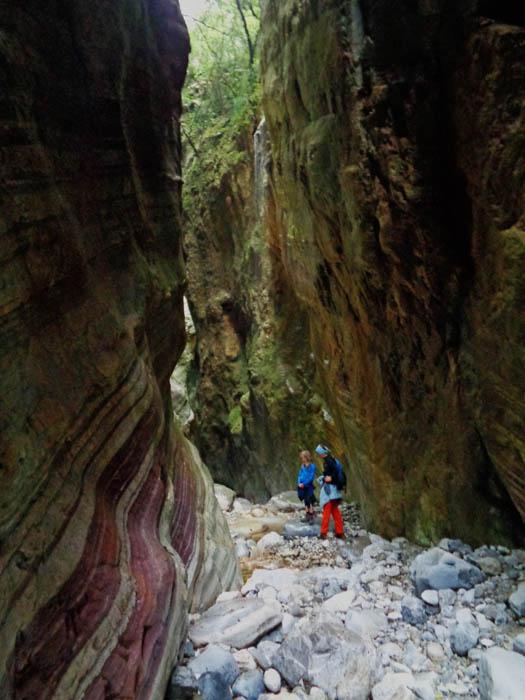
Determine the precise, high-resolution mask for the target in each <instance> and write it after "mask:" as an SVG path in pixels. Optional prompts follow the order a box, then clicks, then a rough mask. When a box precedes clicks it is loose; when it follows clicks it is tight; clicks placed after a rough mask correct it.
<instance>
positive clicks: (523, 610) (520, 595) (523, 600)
mask: <svg viewBox="0 0 525 700" xmlns="http://www.w3.org/2000/svg"><path fill="white" fill-rule="evenodd" d="M509 605H510V607H511V609H512V610H513V611H514V612H515V613H516V615H517V616H518V617H525V581H523V582H522V583H520V584H519V586H518V588H517V589H516V590H515V591H514V592H513V593H512V595H511V596H510V597H509Z"/></svg>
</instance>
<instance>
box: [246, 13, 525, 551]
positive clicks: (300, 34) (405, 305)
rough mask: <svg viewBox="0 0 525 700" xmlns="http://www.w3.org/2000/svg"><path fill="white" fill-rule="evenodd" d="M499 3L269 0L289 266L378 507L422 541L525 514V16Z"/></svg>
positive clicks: (486, 528) (274, 123) (337, 415)
mask: <svg viewBox="0 0 525 700" xmlns="http://www.w3.org/2000/svg"><path fill="white" fill-rule="evenodd" d="M496 5H497V3H489V2H488V3H476V2H469V1H466V2H460V3H450V2H445V0H435V1H430V2H426V1H425V2H418V3H414V2H408V0H407V1H406V2H401V3H391V2H387V0H373V1H372V2H361V1H360V0H348V1H347V2H336V1H335V0H327V1H326V2H322V3H320V2H317V1H316V0H301V1H299V0H266V1H265V2H264V3H263V14H262V32H261V42H260V47H261V68H262V85H263V108H264V112H265V116H266V120H267V125H268V131H269V136H270V142H271V149H272V158H273V165H272V181H273V188H274V192H275V199H276V202H277V213H276V217H275V230H274V233H273V234H272V235H273V238H275V239H276V240H277V241H278V245H277V249H278V250H279V255H280V265H281V269H282V271H283V272H282V274H283V276H284V277H285V278H286V280H287V282H288V284H290V285H291V287H292V288H293V293H294V295H295V297H296V299H298V300H299V301H298V305H297V308H298V313H299V312H300V313H306V315H307V317H308V319H309V323H308V336H309V343H310V344H311V348H312V352H313V354H314V356H315V360H316V366H317V373H318V377H319V379H320V381H319V384H318V386H319V389H320V390H321V391H323V392H324V397H325V400H326V403H327V405H328V410H329V413H330V414H331V415H332V417H333V418H334V421H335V425H336V427H337V430H338V433H339V435H340V436H341V440H342V444H343V446H344V448H345V451H346V454H347V457H348V459H349V463H350V465H351V467H350V470H351V475H350V476H351V482H352V489H353V493H354V494H355V495H356V496H357V497H358V498H359V500H360V502H361V504H362V506H363V510H364V515H365V518H366V521H367V524H368V526H369V527H372V528H375V529H377V530H379V531H381V532H382V533H384V534H386V535H396V534H406V535H408V536H410V537H414V538H416V539H418V540H420V541H425V540H426V541H428V540H430V539H433V538H437V537H439V536H441V535H445V534H449V533H450V534H452V533H454V534H455V535H459V536H461V537H464V538H465V539H467V540H470V541H480V540H489V541H492V540H493V539H494V538H495V537H499V538H500V537H506V536H509V537H512V536H517V537H518V538H519V537H520V536H522V533H523V524H522V520H521V519H520V517H519V516H518V511H519V512H521V516H522V517H524V516H525V507H524V501H523V494H524V483H525V482H524V480H525V476H524V467H523V454H524V451H523V448H524V445H523V429H522V426H523V418H524V416H523V401H522V394H523V386H524V378H525V377H524V365H525V363H524V355H523V328H524V323H523V320H524V319H523V299H524V295H523V283H522V281H521V278H522V275H520V273H519V272H518V271H519V270H523V256H524V243H523V241H524V206H523V205H524V201H523V197H524V188H523V172H524V165H525V163H524V160H523V158H524V156H523V154H524V153H525V150H524V148H523V133H524V102H525V101H524V84H525V82H524V80H523V77H524V76H523V65H524V51H525V32H524V29H523V27H522V26H520V23H522V18H521V16H520V12H519V11H515V12H513V11H512V7H511V5H510V4H507V6H506V7H505V8H503V6H498V7H499V10H498V13H499V14H498V16H495V15H494V16H491V14H490V13H491V12H492V10H494V11H495V10H496ZM482 12H484V13H485V14H488V18H487V17H483V16H482ZM502 13H503V14H502ZM503 15H504V16H503ZM502 484H504V486H503V485H502ZM509 496H510V498H509Z"/></svg>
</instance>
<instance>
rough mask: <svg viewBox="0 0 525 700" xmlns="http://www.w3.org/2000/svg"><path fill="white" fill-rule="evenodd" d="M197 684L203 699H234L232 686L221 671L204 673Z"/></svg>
mask: <svg viewBox="0 0 525 700" xmlns="http://www.w3.org/2000/svg"><path fill="white" fill-rule="evenodd" d="M197 686H198V689H199V692H200V694H201V697H202V700H232V697H233V695H232V691H231V690H230V686H229V685H228V683H226V681H225V680H224V678H223V677H222V676H221V675H220V674H219V673H210V672H208V673H204V674H203V675H202V676H201V677H200V678H199V680H198V681H197Z"/></svg>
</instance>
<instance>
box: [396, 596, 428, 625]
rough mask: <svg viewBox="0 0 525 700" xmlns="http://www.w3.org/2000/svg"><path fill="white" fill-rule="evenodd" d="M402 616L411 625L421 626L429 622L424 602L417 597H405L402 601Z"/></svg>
mask: <svg viewBox="0 0 525 700" xmlns="http://www.w3.org/2000/svg"><path fill="white" fill-rule="evenodd" d="M401 614H402V616H403V620H404V622H408V624H409V625H421V624H423V623H424V622H426V620H427V614H426V612H425V605H424V603H423V601H421V600H420V599H419V598H416V597H415V596H405V597H404V598H403V600H402V601H401Z"/></svg>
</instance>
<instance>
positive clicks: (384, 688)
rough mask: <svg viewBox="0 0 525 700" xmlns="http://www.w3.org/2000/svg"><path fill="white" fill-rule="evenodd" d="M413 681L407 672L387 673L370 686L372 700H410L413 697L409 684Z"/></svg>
mask: <svg viewBox="0 0 525 700" xmlns="http://www.w3.org/2000/svg"><path fill="white" fill-rule="evenodd" d="M412 681H413V676H412V674H411V673H410V672H409V673H387V674H386V675H385V677H384V678H383V680H382V681H381V682H380V683H377V684H376V685H375V686H374V687H373V688H372V700H412V698H414V697H415V695H414V693H413V692H412V691H411V690H410V688H409V685H410V683H411V682H412Z"/></svg>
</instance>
